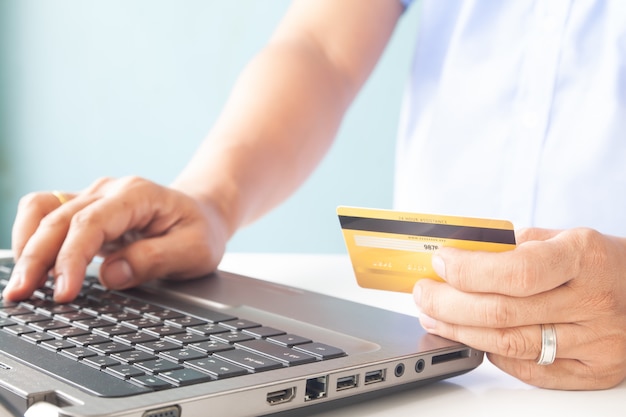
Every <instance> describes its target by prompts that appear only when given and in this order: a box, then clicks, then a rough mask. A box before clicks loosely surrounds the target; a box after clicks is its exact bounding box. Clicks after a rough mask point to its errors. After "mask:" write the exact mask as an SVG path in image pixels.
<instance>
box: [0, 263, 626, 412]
mask: <svg viewBox="0 0 626 417" xmlns="http://www.w3.org/2000/svg"><path fill="white" fill-rule="evenodd" d="M4 253H5V254H6V252H4ZM2 254H3V251H0V256H1V255H2ZM220 269H223V270H225V271H231V272H236V273H239V274H244V275H249V276H252V277H255V278H260V279H265V280H268V281H273V282H277V283H282V284H287V285H292V286H296V287H300V288H304V289H308V290H313V291H317V292H322V293H328V294H331V295H334V296H339V297H343V298H347V299H350V300H353V301H358V302H362V303H366V304H371V305H375V306H378V307H382V308H387V309H390V310H395V311H399V312H402V313H405V314H415V306H414V304H413V300H412V298H411V295H409V294H396V293H388V292H383V291H374V290H367V289H363V288H360V287H359V286H358V285H357V284H356V282H355V281H354V279H353V273H352V268H351V265H350V261H349V259H348V258H347V256H344V255H301V254H240V253H228V254H226V256H225V257H224V259H223V261H222V263H221V264H220ZM424 414H426V415H437V416H438V417H458V416H464V417H465V416H480V417H485V416H500V415H506V416H507V417H515V416H520V417H529V416H532V417H541V416H549V417H554V416H562V415H566V416H568V417H574V416H594V417H595V416H601V417H611V416H624V415H626V382H623V383H622V384H620V385H619V386H617V387H615V388H613V389H610V390H604V391H554V390H545V389H539V388H535V387H532V386H529V385H526V384H524V383H522V382H520V381H518V380H516V379H515V378H513V377H511V376H509V375H507V374H505V373H503V372H502V371H500V370H499V369H498V368H496V367H495V366H493V365H492V364H491V363H489V362H488V361H487V360H485V362H483V364H482V365H480V366H479V367H478V368H477V369H475V370H473V371H472V372H469V373H467V374H465V375H461V376H458V377H455V378H451V379H448V380H446V381H441V382H437V383H434V384H431V385H428V386H425V387H422V388H419V389H414V390H409V391H404V392H400V393H395V394H391V395H388V396H385V397H382V398H378V399H376V400H374V401H366V402H362V403H359V404H355V405H350V406H345V407H340V408H337V409H335V410H332V411H327V412H324V413H321V414H318V415H319V417H339V416H353V415H359V416H361V417H374V416H380V417H383V416H384V417H406V416H417V415H424ZM0 415H3V414H2V409H1V408H0Z"/></svg>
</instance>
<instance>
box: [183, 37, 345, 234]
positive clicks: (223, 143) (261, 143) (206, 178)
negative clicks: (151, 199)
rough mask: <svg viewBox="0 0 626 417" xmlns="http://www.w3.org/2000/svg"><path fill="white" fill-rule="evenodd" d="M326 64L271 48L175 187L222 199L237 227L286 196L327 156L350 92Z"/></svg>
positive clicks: (246, 78)
mask: <svg viewBox="0 0 626 417" xmlns="http://www.w3.org/2000/svg"><path fill="white" fill-rule="evenodd" d="M277 62H280V65H277V64H276V63H277ZM324 65H325V63H324V62H323V61H320V60H319V59H318V58H317V57H315V56H310V53H309V52H302V51H301V50H299V48H297V47H291V46H290V45H272V46H269V47H268V48H266V50H264V51H263V52H262V53H261V54H260V55H259V56H258V57H257V58H255V60H254V61H252V62H251V63H250V65H249V66H248V67H247V69H246V70H245V71H244V72H243V74H242V75H241V77H240V78H239V80H238V82H237V84H236V85H235V88H234V90H233V92H232V94H231V97H230V99H229V101H228V103H227V105H226V107H225V109H224V111H223V113H222V115H221V116H220V118H219V120H218V122H217V124H216V125H215V126H214V128H213V129H212V130H211V132H210V133H209V135H208V137H207V138H206V140H205V141H204V143H203V144H202V145H201V147H200V149H199V150H198V152H197V153H196V155H195V157H194V158H193V160H192V161H191V162H190V163H189V165H188V166H187V167H186V169H185V170H184V171H183V173H182V174H181V175H180V176H179V178H178V179H177V180H176V182H175V184H174V185H175V187H176V188H179V189H182V190H183V191H185V192H188V193H191V194H193V195H195V196H197V197H201V199H206V200H210V201H219V202H220V204H222V205H223V211H225V212H227V213H228V214H229V217H230V218H229V219H228V222H229V223H230V227H229V228H230V229H231V231H232V232H234V230H236V229H237V228H238V227H240V226H241V225H242V224H245V223H248V222H250V221H252V220H254V219H255V218H257V217H259V216H260V215H262V214H263V213H264V212H266V211H267V210H269V209H270V208H272V207H273V206H275V205H276V204H277V203H279V202H280V201H282V200H283V199H284V198H285V197H286V196H288V195H289V194H290V193H291V192H292V191H293V190H294V189H295V188H297V187H298V185H299V184H300V183H301V182H302V181H303V180H304V179H305V178H306V177H307V176H308V174H309V173H310V172H311V171H312V169H313V168H314V167H315V166H316V164H317V163H318V161H319V160H320V158H321V157H322V156H323V155H324V153H325V151H326V150H327V148H328V146H329V145H330V143H331V142H332V138H333V137H334V135H335V132H336V130H337V128H338V126H339V124H340V121H341V117H342V115H343V113H344V111H345V109H346V107H347V106H348V104H349V102H350V100H351V98H352V96H353V92H351V91H347V89H346V87H344V86H342V85H341V83H340V82H339V81H338V80H337V79H336V78H335V77H333V75H332V71H331V70H330V69H328V68H324Z"/></svg>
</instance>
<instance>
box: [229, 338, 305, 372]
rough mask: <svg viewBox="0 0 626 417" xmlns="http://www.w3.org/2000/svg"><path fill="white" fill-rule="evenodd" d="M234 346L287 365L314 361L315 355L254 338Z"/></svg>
mask: <svg viewBox="0 0 626 417" xmlns="http://www.w3.org/2000/svg"><path fill="white" fill-rule="evenodd" d="M235 346H239V347H241V348H243V349H246V350H249V351H252V352H254V353H258V354H261V355H265V356H269V357H270V358H272V359H274V360H276V361H278V362H282V363H283V364H285V365H287V366H293V365H301V364H304V363H311V362H315V361H316V359H315V357H313V356H311V355H309V354H306V353H304V352H298V351H296V350H294V349H290V348H288V347H285V346H280V345H277V344H275V343H270V342H267V341H265V340H258V339H255V340H250V341H247V342H242V343H237V344H236V345H235Z"/></svg>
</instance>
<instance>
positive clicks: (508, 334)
mask: <svg viewBox="0 0 626 417" xmlns="http://www.w3.org/2000/svg"><path fill="white" fill-rule="evenodd" d="M495 348H496V350H497V352H498V354H500V355H502V356H506V357H510V358H521V357H525V356H527V355H526V354H527V353H528V352H529V350H528V343H527V342H526V339H525V338H524V337H523V335H522V333H521V332H520V331H519V329H503V330H501V331H500V332H499V333H498V335H497V337H496V343H495Z"/></svg>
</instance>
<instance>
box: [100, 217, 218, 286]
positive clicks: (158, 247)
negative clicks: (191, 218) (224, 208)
mask: <svg viewBox="0 0 626 417" xmlns="http://www.w3.org/2000/svg"><path fill="white" fill-rule="evenodd" d="M181 242H186V243H185V244H181ZM220 257H221V252H220V250H219V249H218V248H214V247H209V245H208V242H207V239H206V236H205V235H199V234H198V233H197V229H195V228H184V227H180V228H174V229H173V230H170V231H168V233H167V234H165V235H162V236H157V237H153V238H148V239H142V240H138V241H136V242H134V243H132V244H130V245H128V246H125V247H123V248H122V249H120V250H118V251H117V252H115V253H112V254H111V255H110V256H107V257H106V258H105V260H104V262H103V263H102V265H101V267H100V280H101V281H102V283H103V284H104V285H105V286H106V287H107V288H111V289H125V288H130V287H134V286H137V285H139V284H141V283H143V282H146V281H149V280H152V279H155V278H177V279H185V278H195V277H199V276H202V275H206V274H208V273H209V272H211V271H213V270H215V268H216V267H217V263H218V262H219V258H220Z"/></svg>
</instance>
